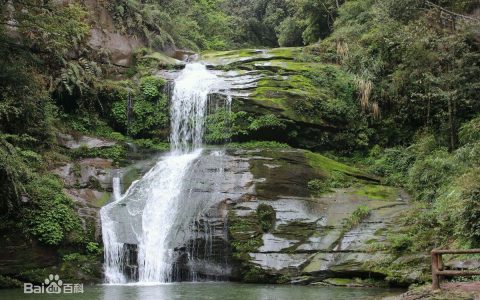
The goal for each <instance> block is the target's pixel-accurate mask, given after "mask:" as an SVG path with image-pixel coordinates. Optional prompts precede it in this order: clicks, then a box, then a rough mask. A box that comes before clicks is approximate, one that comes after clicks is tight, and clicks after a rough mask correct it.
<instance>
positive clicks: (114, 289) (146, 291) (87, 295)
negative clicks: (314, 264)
mask: <svg viewBox="0 0 480 300" xmlns="http://www.w3.org/2000/svg"><path fill="white" fill-rule="evenodd" d="M401 292H402V291H401V290H395V289H379V288H346V287H321V286H294V285H264V284H240V283H218V282H212V283H172V284H161V285H151V286H146V285H97V286H85V287H84V293H83V294H56V295H52V294H35V295H32V294H30V295H29V294H24V293H23V290H22V289H17V290H14V289H12V290H0V299H8V300H17V299H49V300H50V299H52V300H53V299H62V300H63V299H79V300H81V299H83V300H96V299H102V300H123V299H125V300H137V299H138V300H150V299H155V300H163V299H181V300H189V299H195V300H206V299H221V300H237V299H238V300H250V299H261V300H266V299H268V300H270V299H272V300H283V299H285V300H291V299H300V300H332V299H338V300H343V299H345V300H354V299H382V298H383V297H387V296H393V295H398V294H400V293H401Z"/></svg>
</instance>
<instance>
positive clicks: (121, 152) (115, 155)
mask: <svg viewBox="0 0 480 300" xmlns="http://www.w3.org/2000/svg"><path fill="white" fill-rule="evenodd" d="M70 155H71V156H72V157H73V158H85V157H102V158H107V159H112V160H113V161H115V162H121V161H123V159H125V156H126V149H125V146H123V145H115V146H112V147H104V148H87V147H80V148H78V149H75V150H72V151H71V152H70Z"/></svg>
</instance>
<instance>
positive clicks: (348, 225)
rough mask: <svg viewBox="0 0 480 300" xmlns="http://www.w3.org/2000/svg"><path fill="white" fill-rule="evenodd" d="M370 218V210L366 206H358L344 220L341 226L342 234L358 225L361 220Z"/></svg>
mask: <svg viewBox="0 0 480 300" xmlns="http://www.w3.org/2000/svg"><path fill="white" fill-rule="evenodd" d="M369 216H370V208H369V207H368V206H366V205H360V206H358V207H357V208H355V210H354V211H353V213H352V214H351V215H350V217H348V219H346V220H345V223H344V224H343V229H342V231H343V232H347V231H349V230H351V229H352V228H354V227H355V226H357V225H358V224H360V223H361V222H362V221H363V220H365V219H367V218H368V217H369Z"/></svg>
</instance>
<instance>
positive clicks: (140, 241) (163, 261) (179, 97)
mask: <svg viewBox="0 0 480 300" xmlns="http://www.w3.org/2000/svg"><path fill="white" fill-rule="evenodd" d="M222 89H225V82H224V81H223V80H222V79H221V78H219V77H217V76H216V75H214V74H213V73H211V72H210V71H208V70H207V69H206V67H205V66H204V65H202V64H200V63H191V64H187V65H186V67H185V69H184V70H183V71H182V72H181V73H180V74H179V76H178V78H177V79H176V80H175V82H174V88H173V93H172V97H171V108H170V117H171V134H170V143H171V151H170V153H169V154H167V155H166V156H164V157H163V158H162V159H160V160H159V161H158V162H157V164H156V165H155V166H154V167H153V168H152V169H151V170H150V171H149V172H148V173H147V174H145V175H144V176H143V177H142V178H141V179H140V180H138V181H136V182H134V183H133V184H132V185H131V186H130V188H129V189H128V190H127V191H126V192H125V194H124V195H120V194H119V192H114V194H115V196H114V200H115V201H114V202H112V203H110V204H108V205H106V206H105V207H103V208H102V210H101V219H102V234H103V243H104V247H105V267H104V269H105V277H106V281H107V282H108V283H125V282H127V281H128V278H127V277H126V276H125V273H126V272H127V264H128V261H129V260H131V259H132V258H131V257H130V256H129V255H127V254H126V253H125V252H126V247H125V246H126V243H124V242H122V241H121V240H122V239H123V240H125V239H126V238H125V232H126V231H127V230H126V229H125V228H127V229H130V228H132V231H133V232H135V237H133V238H132V237H130V238H129V239H135V240H136V242H137V246H138V255H137V265H138V280H139V282H142V283H151V282H169V281H172V272H173V264H174V262H175V251H174V246H175V243H176V242H177V240H178V239H180V238H185V235H186V234H185V233H184V232H183V233H182V230H183V231H184V228H183V227H188V226H189V224H191V223H192V222H194V221H195V220H194V219H195V218H196V217H197V216H198V213H199V211H200V210H201V207H200V206H201V205H202V203H188V197H184V196H182V193H183V194H188V191H186V190H187V189H188V188H189V187H188V186H186V184H185V178H186V176H187V174H188V172H189V170H190V169H191V168H192V165H193V164H194V162H195V161H196V160H197V159H198V158H199V157H200V155H201V154H202V151H203V150H202V139H203V133H204V125H205V117H206V113H207V103H208V95H209V94H210V93H211V92H213V91H218V90H222ZM114 184H115V185H119V183H118V182H116V181H115V182H114ZM117 191H118V187H117ZM121 206H123V207H126V210H127V212H128V213H127V214H126V216H124V218H125V219H127V220H123V223H122V224H120V222H119V221H115V220H113V219H112V218H113V217H112V216H115V214H117V211H119V207H121ZM124 214H125V213H124ZM135 217H140V218H141V222H140V223H141V224H135V223H134V221H133V220H134V219H135ZM129 223H131V224H129ZM125 224H127V225H125ZM122 226H123V227H122ZM128 226H130V227H128ZM120 236H123V238H121V237H120ZM130 273H132V272H130ZM135 274H136V271H135Z"/></svg>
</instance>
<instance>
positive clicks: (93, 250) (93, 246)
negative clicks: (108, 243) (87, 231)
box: [86, 242, 103, 255]
mask: <svg viewBox="0 0 480 300" xmlns="http://www.w3.org/2000/svg"><path fill="white" fill-rule="evenodd" d="M86 248H87V252H88V253H89V254H92V255H99V254H101V253H102V251H103V250H102V247H100V245H99V244H98V243H95V242H88V243H87V247H86Z"/></svg>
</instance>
